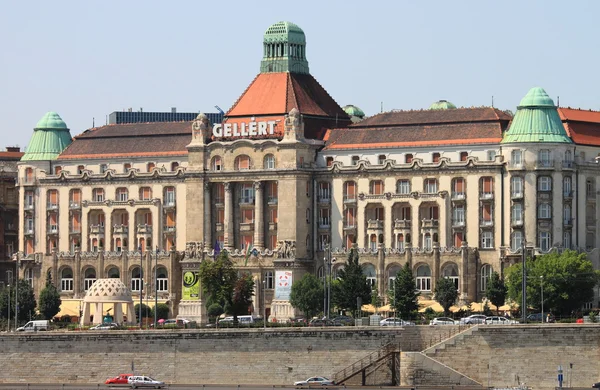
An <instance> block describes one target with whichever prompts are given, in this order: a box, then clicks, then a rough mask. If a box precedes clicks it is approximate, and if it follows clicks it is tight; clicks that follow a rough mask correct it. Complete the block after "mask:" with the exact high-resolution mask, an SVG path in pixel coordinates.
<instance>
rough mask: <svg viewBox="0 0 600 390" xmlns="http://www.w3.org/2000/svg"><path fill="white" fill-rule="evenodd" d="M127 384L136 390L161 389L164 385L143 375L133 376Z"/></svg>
mask: <svg viewBox="0 0 600 390" xmlns="http://www.w3.org/2000/svg"><path fill="white" fill-rule="evenodd" d="M127 383H128V384H129V385H130V386H131V387H133V388H134V389H137V388H138V387H150V388H153V389H162V388H163V386H164V385H165V382H161V381H157V380H156V379H152V378H150V377H149V376H143V375H133V376H130V377H129V378H128V379H127Z"/></svg>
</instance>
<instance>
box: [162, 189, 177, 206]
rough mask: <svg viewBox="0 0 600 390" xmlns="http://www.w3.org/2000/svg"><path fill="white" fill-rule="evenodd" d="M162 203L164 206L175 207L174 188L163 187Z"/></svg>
mask: <svg viewBox="0 0 600 390" xmlns="http://www.w3.org/2000/svg"><path fill="white" fill-rule="evenodd" d="M164 202H165V206H174V205H175V187H165V193H164Z"/></svg>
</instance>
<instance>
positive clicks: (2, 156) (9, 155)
mask: <svg viewBox="0 0 600 390" xmlns="http://www.w3.org/2000/svg"><path fill="white" fill-rule="evenodd" d="M24 154H25V153H23V152H0V160H20V159H21V157H23V155H24Z"/></svg>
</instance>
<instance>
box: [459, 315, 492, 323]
mask: <svg viewBox="0 0 600 390" xmlns="http://www.w3.org/2000/svg"><path fill="white" fill-rule="evenodd" d="M485 318H486V316H485V315H483V314H473V315H470V316H468V317H464V318H461V319H460V324H461V325H474V324H485Z"/></svg>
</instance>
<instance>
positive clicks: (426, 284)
mask: <svg viewBox="0 0 600 390" xmlns="http://www.w3.org/2000/svg"><path fill="white" fill-rule="evenodd" d="M416 285H417V290H419V291H431V269H430V268H429V266H428V265H426V264H423V265H420V266H419V268H417V276H416Z"/></svg>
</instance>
